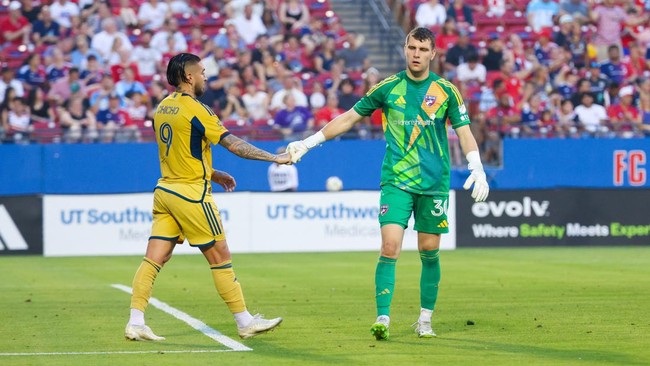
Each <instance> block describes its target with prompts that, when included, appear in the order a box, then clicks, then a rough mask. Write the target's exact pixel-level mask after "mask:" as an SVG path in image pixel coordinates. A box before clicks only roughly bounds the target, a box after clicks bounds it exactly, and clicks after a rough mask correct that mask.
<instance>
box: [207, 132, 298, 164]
mask: <svg viewBox="0 0 650 366" xmlns="http://www.w3.org/2000/svg"><path fill="white" fill-rule="evenodd" d="M219 144H220V145H221V146H223V147H225V148H226V149H228V151H230V152H231V153H233V154H235V155H237V156H239V157H242V158H244V159H250V160H263V161H272V162H274V163H278V164H287V163H289V161H290V158H289V154H288V153H284V154H280V155H275V154H271V153H269V152H266V151H264V150H262V149H259V148H257V147H255V146H253V145H251V144H249V143H248V142H246V141H244V140H242V139H240V138H239V137H237V136H235V135H228V136H226V137H224V138H223V139H222V140H221V141H219Z"/></svg>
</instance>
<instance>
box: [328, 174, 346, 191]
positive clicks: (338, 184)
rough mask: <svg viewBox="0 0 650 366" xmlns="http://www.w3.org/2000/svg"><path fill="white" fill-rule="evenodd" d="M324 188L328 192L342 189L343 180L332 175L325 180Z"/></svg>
mask: <svg viewBox="0 0 650 366" xmlns="http://www.w3.org/2000/svg"><path fill="white" fill-rule="evenodd" d="M325 188H327V190H328V191H330V192H337V191H340V190H341V189H343V181H342V180H341V178H339V177H336V176H332V177H329V178H327V180H326V181H325Z"/></svg>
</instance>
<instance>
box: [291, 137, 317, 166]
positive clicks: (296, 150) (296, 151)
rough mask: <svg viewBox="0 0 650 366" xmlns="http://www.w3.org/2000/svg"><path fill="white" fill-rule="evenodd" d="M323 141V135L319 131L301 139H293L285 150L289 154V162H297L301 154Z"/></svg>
mask: <svg viewBox="0 0 650 366" xmlns="http://www.w3.org/2000/svg"><path fill="white" fill-rule="evenodd" d="M323 142H325V135H323V133H322V132H321V131H318V132H316V133H315V134H313V135H311V136H309V137H307V138H306V139H304V140H301V141H294V142H292V143H290V144H289V145H287V152H288V153H289V155H291V162H292V163H294V164H295V163H297V162H299V161H300V159H301V158H302V156H303V155H305V154H306V153H307V151H309V150H311V149H312V148H314V147H315V146H318V145H320V144H322V143H323Z"/></svg>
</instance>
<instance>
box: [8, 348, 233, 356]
mask: <svg viewBox="0 0 650 366" xmlns="http://www.w3.org/2000/svg"><path fill="white" fill-rule="evenodd" d="M217 352H236V351H234V350H231V349H195V350H177V351H105V352H33V353H19V352H17V353H0V357H3V356H76V355H137V354H145V353H160V354H165V353H217Z"/></svg>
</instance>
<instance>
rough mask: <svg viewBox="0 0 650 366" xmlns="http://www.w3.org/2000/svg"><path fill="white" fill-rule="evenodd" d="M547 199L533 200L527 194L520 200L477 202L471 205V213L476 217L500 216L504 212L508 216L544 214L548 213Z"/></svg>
mask: <svg viewBox="0 0 650 366" xmlns="http://www.w3.org/2000/svg"><path fill="white" fill-rule="evenodd" d="M548 206H549V201H541V202H539V201H534V200H533V199H531V198H530V197H528V196H525V197H524V198H523V199H522V201H521V202H519V201H498V202H494V201H488V202H478V203H475V204H473V205H472V213H473V214H474V216H476V217H487V216H490V215H492V216H494V217H501V216H503V215H504V214H505V215H507V216H510V217H520V216H525V217H529V216H532V215H535V216H538V217H539V216H546V215H547V214H548Z"/></svg>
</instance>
